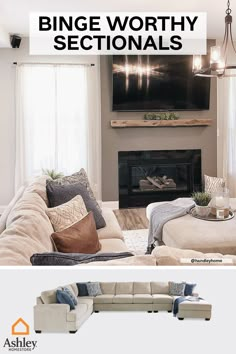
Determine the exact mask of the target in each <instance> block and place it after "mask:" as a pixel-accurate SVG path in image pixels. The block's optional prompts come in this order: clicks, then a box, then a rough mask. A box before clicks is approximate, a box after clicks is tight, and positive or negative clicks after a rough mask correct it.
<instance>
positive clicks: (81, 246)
mask: <svg viewBox="0 0 236 354" xmlns="http://www.w3.org/2000/svg"><path fill="white" fill-rule="evenodd" d="M52 239H53V241H54V242H55V245H56V247H57V250H58V252H63V253H87V254H88V253H90V254H93V253H96V252H98V251H100V249H101V244H100V242H99V239H98V234H97V231H96V225H95V221H94V217H93V213H92V212H90V213H88V214H87V215H86V216H85V217H84V218H83V219H81V220H80V221H78V222H77V223H75V224H73V225H72V226H70V227H68V228H67V229H65V230H62V231H59V232H54V233H53V234H52Z"/></svg>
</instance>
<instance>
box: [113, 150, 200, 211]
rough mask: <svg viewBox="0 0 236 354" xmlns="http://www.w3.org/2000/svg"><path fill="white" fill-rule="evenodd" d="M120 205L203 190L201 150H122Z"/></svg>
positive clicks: (123, 206) (119, 153) (148, 202)
mask: <svg viewBox="0 0 236 354" xmlns="http://www.w3.org/2000/svg"><path fill="white" fill-rule="evenodd" d="M118 163H119V208H132V207H145V206H147V205H148V204H150V203H153V202H159V201H165V200H166V201H167V200H174V199H176V198H179V197H189V196H190V195H191V193H192V192H193V191H201V188H202V172H201V150H153V151H119V152H118Z"/></svg>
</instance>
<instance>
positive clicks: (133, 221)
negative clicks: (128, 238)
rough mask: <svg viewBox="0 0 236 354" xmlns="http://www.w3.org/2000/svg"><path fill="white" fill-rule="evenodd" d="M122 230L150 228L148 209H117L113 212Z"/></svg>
mask: <svg viewBox="0 0 236 354" xmlns="http://www.w3.org/2000/svg"><path fill="white" fill-rule="evenodd" d="M113 211H114V213H115V216H116V218H117V220H118V222H119V224H120V227H121V229H122V230H139V229H147V228H148V219H147V218H146V209H145V208H137V209H116V210H113Z"/></svg>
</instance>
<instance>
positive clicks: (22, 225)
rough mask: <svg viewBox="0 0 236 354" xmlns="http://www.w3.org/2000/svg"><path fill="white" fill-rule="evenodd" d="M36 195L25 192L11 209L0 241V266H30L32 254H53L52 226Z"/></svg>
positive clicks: (43, 205) (41, 201)
mask: <svg viewBox="0 0 236 354" xmlns="http://www.w3.org/2000/svg"><path fill="white" fill-rule="evenodd" d="M46 208H47V206H46V204H45V202H44V201H43V199H42V198H41V197H40V196H39V195H38V194H37V193H26V192H24V194H23V196H22V198H20V199H19V200H18V202H17V203H16V204H15V206H14V207H13V208H12V210H11V212H10V214H9V215H8V219H7V228H6V230H5V231H4V232H3V233H2V234H1V237H0V264H1V265H30V264H31V263H30V257H31V256H32V255H33V254H34V253H42V252H52V251H53V245H52V242H51V239H50V236H51V234H52V232H53V228H52V225H51V223H50V220H49V218H48V216H47V215H46V213H45V209H46Z"/></svg>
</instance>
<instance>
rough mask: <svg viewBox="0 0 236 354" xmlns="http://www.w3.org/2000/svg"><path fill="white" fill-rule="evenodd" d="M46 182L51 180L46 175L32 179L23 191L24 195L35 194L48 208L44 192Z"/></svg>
mask: <svg viewBox="0 0 236 354" xmlns="http://www.w3.org/2000/svg"><path fill="white" fill-rule="evenodd" d="M47 181H52V178H51V177H50V176H48V175H43V176H39V177H34V178H33V179H32V180H31V181H30V182H29V183H28V186H27V187H26V189H25V192H26V193H37V194H38V195H39V196H40V197H41V198H42V199H43V201H44V202H45V204H46V205H47V206H48V197H47V192H46V183H47Z"/></svg>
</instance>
